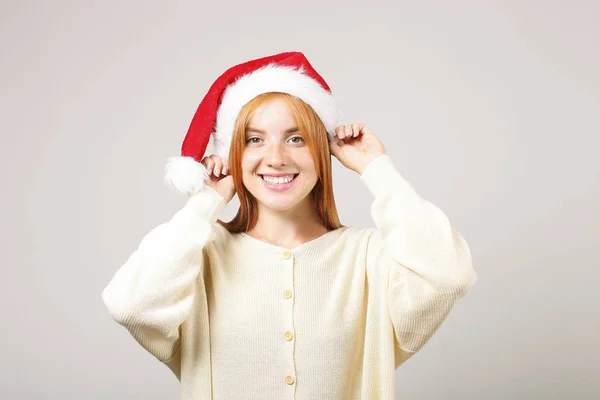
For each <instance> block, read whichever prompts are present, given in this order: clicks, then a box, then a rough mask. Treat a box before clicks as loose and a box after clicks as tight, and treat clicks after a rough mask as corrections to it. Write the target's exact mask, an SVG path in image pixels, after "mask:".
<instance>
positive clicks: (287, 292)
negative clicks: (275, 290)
mask: <svg viewBox="0 0 600 400" xmlns="http://www.w3.org/2000/svg"><path fill="white" fill-rule="evenodd" d="M283 297H285V298H286V299H291V298H292V291H291V290H289V289H288V290H286V291H285V292H283Z"/></svg>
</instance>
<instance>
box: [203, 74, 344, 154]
mask: <svg viewBox="0 0 600 400" xmlns="http://www.w3.org/2000/svg"><path fill="white" fill-rule="evenodd" d="M268 92H283V93H288V94H291V95H293V96H295V97H298V98H299V99H301V100H302V101H304V102H305V103H307V104H308V105H309V106H311V107H312V109H313V110H314V111H315V112H316V113H317V115H318V116H319V118H320V119H321V121H322V122H323V125H325V129H326V130H327V132H328V133H329V135H331V136H334V135H335V128H336V123H337V120H338V115H339V112H338V109H337V107H336V104H335V101H334V98H333V96H332V95H331V93H330V92H329V91H327V90H326V89H325V88H323V87H322V86H321V85H320V84H319V83H318V82H317V81H316V80H314V79H313V78H312V77H310V76H309V75H306V74H304V73H303V69H302V68H301V69H296V68H293V67H287V66H280V65H276V64H269V65H267V66H264V67H261V68H259V69H257V70H255V71H253V72H250V73H248V74H246V75H244V76H242V77H241V78H239V79H238V80H237V81H235V82H234V83H232V84H231V85H229V86H228V87H227V89H226V90H225V93H224V94H223V100H222V102H221V105H220V107H219V110H218V111H217V117H216V123H215V131H214V133H213V140H214V146H215V152H216V154H217V155H218V156H219V157H220V158H221V159H223V160H224V161H227V160H228V159H229V148H230V146H231V140H232V138H233V129H234V126H235V121H236V120H237V117H238V114H239V113H240V111H241V110H242V108H243V107H244V106H245V105H246V104H247V103H248V102H250V101H251V100H252V99H254V98H255V97H257V96H259V95H261V94H263V93H268Z"/></svg>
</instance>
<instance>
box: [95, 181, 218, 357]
mask: <svg viewBox="0 0 600 400" xmlns="http://www.w3.org/2000/svg"><path fill="white" fill-rule="evenodd" d="M226 204H227V203H226V201H225V200H224V199H223V198H222V197H221V196H220V195H219V194H218V193H217V192H216V191H215V190H213V189H211V188H210V187H207V186H205V187H204V189H202V190H201V191H200V192H199V193H198V194H196V195H194V196H193V197H191V198H190V199H189V200H188V202H187V203H186V205H185V206H184V207H183V208H182V209H180V210H179V211H178V212H177V213H176V214H175V215H174V216H173V217H172V218H171V220H170V221H168V222H166V223H164V224H161V225H159V226H157V227H155V228H154V229H152V230H151V231H150V232H149V233H148V234H147V235H146V236H145V237H144V238H143V239H142V241H141V243H140V245H139V247H138V249H137V250H136V251H134V252H133V254H131V256H130V257H129V258H128V260H127V261H126V262H125V264H124V265H123V266H122V267H121V268H120V269H119V270H117V272H116V273H115V275H114V277H113V278H112V280H111V281H110V282H109V284H108V286H106V288H105V289H104V290H103V291H102V300H103V301H104V304H105V305H106V307H107V308H108V311H109V313H110V315H111V316H112V317H113V318H114V319H115V320H116V321H117V322H118V323H120V324H121V325H123V326H124V327H126V328H127V329H128V330H129V332H130V333H131V335H132V336H133V337H134V338H135V339H136V340H137V341H138V342H139V343H140V344H141V345H142V346H143V347H144V348H145V349H146V350H148V351H149V352H150V353H152V354H153V355H154V356H155V357H156V358H158V359H159V360H161V361H163V362H167V361H169V360H170V359H171V357H173V355H174V354H175V352H176V350H177V348H178V345H179V326H180V325H181V323H182V322H183V321H184V320H185V319H186V318H187V317H188V315H189V314H190V310H191V307H192V304H193V299H194V290H195V282H196V278H197V277H198V274H199V273H200V271H201V269H202V267H203V255H202V250H203V248H204V246H205V244H206V243H207V242H208V241H209V240H210V238H211V233H212V229H213V225H214V223H215V222H216V220H217V219H218V217H219V214H220V213H221V211H222V210H223V209H224V207H225V206H226Z"/></svg>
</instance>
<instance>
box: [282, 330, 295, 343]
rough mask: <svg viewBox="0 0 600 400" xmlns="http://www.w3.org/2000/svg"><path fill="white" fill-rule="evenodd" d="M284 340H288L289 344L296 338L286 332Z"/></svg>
mask: <svg viewBox="0 0 600 400" xmlns="http://www.w3.org/2000/svg"><path fill="white" fill-rule="evenodd" d="M283 337H284V339H285V340H287V341H288V342H289V341H290V340H292V339H293V338H294V335H293V334H292V332H289V331H288V332H286V333H285V335H283Z"/></svg>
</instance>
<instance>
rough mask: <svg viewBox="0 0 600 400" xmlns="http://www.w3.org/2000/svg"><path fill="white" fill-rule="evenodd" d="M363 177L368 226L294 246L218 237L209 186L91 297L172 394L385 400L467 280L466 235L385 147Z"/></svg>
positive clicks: (215, 197)
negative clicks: (169, 378) (369, 198)
mask: <svg viewBox="0 0 600 400" xmlns="http://www.w3.org/2000/svg"><path fill="white" fill-rule="evenodd" d="M361 180H362V181H363V182H364V183H365V184H366V186H367V188H368V189H369V191H370V192H371V193H372V195H373V196H374V201H373V204H372V207H371V216H372V218H373V220H374V223H375V226H376V228H368V229H363V228H354V227H343V228H339V229H336V230H333V231H330V232H328V233H326V234H324V235H322V236H321V237H319V238H317V239H314V240H311V241H309V242H307V243H304V244H302V245H300V246H297V247H295V248H292V249H286V248H282V247H279V246H275V245H271V244H269V243H267V242H264V241H261V240H258V239H255V238H253V237H251V236H248V235H245V234H231V233H229V232H228V231H227V230H226V229H224V228H223V227H222V226H220V225H219V224H217V223H216V220H217V219H218V217H219V214H220V213H221V212H222V210H223V209H224V207H225V205H226V204H225V201H224V200H223V198H221V197H220V196H219V194H218V193H217V192H216V191H214V190H212V189H210V188H208V187H206V188H205V189H203V190H202V191H201V192H200V193H199V194H197V195H195V196H194V197H192V198H190V199H189V201H188V202H187V204H186V205H185V206H184V207H183V208H182V209H181V210H180V211H178V212H177V213H176V214H175V215H174V216H173V218H172V219H171V220H170V221H168V222H167V223H164V224H162V225H159V226H158V227H156V228H154V229H153V230H152V231H151V232H150V233H148V234H147V235H146V237H144V239H143V240H142V242H141V244H140V245H139V248H138V249H137V250H136V251H135V252H134V253H133V254H132V255H131V256H130V257H129V259H128V260H127V262H126V263H125V264H124V265H123V266H122V267H121V268H120V269H119V270H118V271H117V272H116V274H115V276H114V278H113V279H112V280H111V281H110V283H109V284H108V286H107V287H106V288H105V289H104V291H103V292H102V299H103V301H104V303H105V304H106V306H107V307H108V310H109V312H110V314H111V316H112V317H113V318H114V319H115V320H116V321H117V322H118V323H120V324H122V325H123V326H125V327H126V328H127V329H128V330H129V332H130V333H131V335H132V336H133V337H134V338H135V339H136V340H137V341H138V342H139V343H140V344H141V345H142V346H143V347H144V348H145V349H147V350H148V351H149V352H151V353H152V354H153V355H154V356H155V357H156V358H158V360H160V361H162V362H163V363H164V364H166V365H167V366H168V367H169V368H171V370H172V371H173V372H174V373H175V375H176V376H177V378H178V379H179V380H180V382H181V398H182V399H189V400H191V399H194V400H199V399H203V400H206V399H216V400H233V399H277V400H285V399H297V400H317V399H318V400H324V399H369V400H371V399H390V400H391V399H393V398H394V395H393V392H394V370H395V369H396V368H397V367H398V366H399V365H400V364H401V363H403V362H404V361H405V360H407V359H408V358H409V357H411V356H412V355H413V354H415V352H417V351H418V350H419V349H421V348H422V347H423V345H424V344H425V343H426V342H427V341H428V340H429V338H430V337H431V336H432V335H433V334H434V332H435V331H436V330H437V329H438V327H439V326H440V324H441V323H442V322H443V321H444V319H445V318H446V316H447V315H448V313H449V312H450V310H451V308H452V306H453V305H454V304H455V303H456V301H457V300H458V299H459V298H461V297H462V296H463V295H464V294H465V293H466V292H467V291H468V290H469V288H470V287H471V286H472V285H473V284H474V282H475V280H476V276H475V272H474V271H473V269H472V265H471V254H470V251H469V247H468V245H467V243H466V242H465V240H464V238H463V237H462V236H461V235H460V234H459V233H457V232H456V231H455V230H453V229H452V227H451V226H450V223H449V221H448V218H447V217H446V215H445V214H444V213H443V212H442V211H441V210H440V209H439V208H437V207H435V206H434V205H433V204H431V203H430V202H428V201H426V200H424V199H423V198H421V197H420V196H419V195H418V194H417V193H416V192H415V190H414V189H413V188H412V186H411V185H410V184H409V183H408V182H407V181H406V180H405V179H404V178H403V177H402V176H401V174H400V173H399V172H398V171H397V169H396V168H395V166H394V164H393V163H392V160H391V159H390V157H389V156H388V155H382V156H380V157H378V158H376V159H375V160H373V161H371V162H370V163H369V165H368V166H367V167H366V169H365V171H364V172H363V174H362V175H361Z"/></svg>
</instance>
